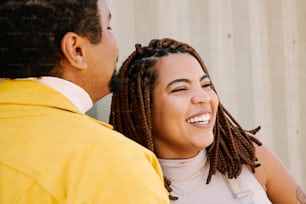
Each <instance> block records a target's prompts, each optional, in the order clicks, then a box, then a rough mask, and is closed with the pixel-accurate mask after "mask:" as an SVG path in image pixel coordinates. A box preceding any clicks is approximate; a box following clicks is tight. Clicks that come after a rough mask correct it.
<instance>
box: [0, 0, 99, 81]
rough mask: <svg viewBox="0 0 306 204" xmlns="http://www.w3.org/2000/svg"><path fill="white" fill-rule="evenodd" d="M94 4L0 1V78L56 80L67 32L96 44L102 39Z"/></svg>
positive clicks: (84, 0) (81, 1)
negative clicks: (62, 44) (50, 78)
mask: <svg viewBox="0 0 306 204" xmlns="http://www.w3.org/2000/svg"><path fill="white" fill-rule="evenodd" d="M97 4H98V2H97V0H62V1H58V0H23V1H20V0H1V1H0V28H1V32H0V39H1V44H0V77H2V78H12V79H14V78H24V77H40V76H59V75H60V71H59V69H57V68H59V61H60V60H61V59H62V57H63V54H62V51H61V47H60V46H61V40H62V38H63V36H64V35H65V34H66V33H67V32H74V33H76V34H78V35H80V36H83V37H87V38H88V39H89V40H90V41H91V43H93V44H97V43H99V42H100V41H101V38H102V28H101V25H100V18H101V17H100V15H99V12H98V5H97Z"/></svg>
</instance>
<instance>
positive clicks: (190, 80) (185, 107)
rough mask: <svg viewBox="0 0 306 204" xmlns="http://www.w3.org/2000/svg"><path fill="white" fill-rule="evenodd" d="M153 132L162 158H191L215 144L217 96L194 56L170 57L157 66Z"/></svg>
mask: <svg viewBox="0 0 306 204" xmlns="http://www.w3.org/2000/svg"><path fill="white" fill-rule="evenodd" d="M154 69H156V70H155V71H157V80H156V82H155V84H154V87H153V104H152V113H151V114H152V128H153V129H152V133H153V138H154V143H155V150H156V153H157V155H158V157H159V158H190V157H193V156H195V155H196V154H197V153H198V152H199V151H200V150H202V149H203V148H206V147H207V146H209V145H210V144H211V143H212V142H213V138H214V136H213V127H214V124H215V119H216V112H217V108H218V103H219V100H218V97H217V95H216V93H215V92H214V91H213V90H212V88H211V82H210V79H209V78H208V76H207V75H206V74H205V73H204V71H203V70H202V68H201V65H200V64H199V62H198V61H197V60H196V58H194V57H193V56H192V55H190V54H187V53H184V54H170V55H167V56H165V57H162V58H161V59H159V60H158V62H157V63H156V64H155V66H154Z"/></svg>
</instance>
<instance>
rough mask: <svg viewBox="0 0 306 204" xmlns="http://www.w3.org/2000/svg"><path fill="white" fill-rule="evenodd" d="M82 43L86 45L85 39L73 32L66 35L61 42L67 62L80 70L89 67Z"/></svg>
mask: <svg viewBox="0 0 306 204" xmlns="http://www.w3.org/2000/svg"><path fill="white" fill-rule="evenodd" d="M82 43H84V39H83V38H82V37H81V36H79V35H77V34H76V33H73V32H68V33H66V34H65V35H64V37H63V39H62V42H61V48H62V52H63V53H64V55H65V57H66V59H67V61H68V62H69V63H70V64H71V65H72V66H74V67H76V68H78V69H86V68H87V67H88V65H87V62H86V58H85V52H84V48H83V44H82Z"/></svg>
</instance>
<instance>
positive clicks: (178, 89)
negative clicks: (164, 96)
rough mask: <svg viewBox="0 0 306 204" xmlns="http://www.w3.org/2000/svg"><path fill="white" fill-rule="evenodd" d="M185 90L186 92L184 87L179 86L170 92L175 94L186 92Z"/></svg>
mask: <svg viewBox="0 0 306 204" xmlns="http://www.w3.org/2000/svg"><path fill="white" fill-rule="evenodd" d="M186 90H187V87H185V86H180V87H177V88H174V89H173V90H172V91H171V92H172V93H175V92H179V91H186Z"/></svg>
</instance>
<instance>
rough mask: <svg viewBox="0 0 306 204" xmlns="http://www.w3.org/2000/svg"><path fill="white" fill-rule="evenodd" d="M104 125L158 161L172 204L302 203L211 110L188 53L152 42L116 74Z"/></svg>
mask: <svg viewBox="0 0 306 204" xmlns="http://www.w3.org/2000/svg"><path fill="white" fill-rule="evenodd" d="M120 78H121V79H122V80H123V90H122V91H121V92H120V93H116V94H114V95H113V98H112V110H111V115H110V123H111V124H112V125H113V126H114V128H115V129H116V130H118V131H120V132H122V133H123V134H124V135H126V136H128V137H129V138H131V139H133V140H135V141H136V142H138V143H139V144H141V145H143V146H144V147H146V148H149V149H150V150H152V151H153V152H155V154H156V155H157V156H158V158H159V161H160V164H161V167H162V169H163V172H164V176H165V183H166V187H167V189H168V191H169V192H170V199H171V200H172V202H173V203H174V204H181V203H184V204H185V203H186V204H187V203H188V204H191V203H192V204H197V203H209V204H211V203H216V204H220V203H226V204H234V203H259V204H266V203H271V202H272V203H283V204H289V203H290V204H293V203H305V202H306V199H305V194H304V193H303V191H302V190H301V188H299V187H298V185H297V183H296V182H295V181H294V179H293V178H292V177H291V176H290V175H289V173H288V171H287V170H286V168H285V167H284V166H283V164H282V163H281V162H280V160H278V159H277V157H276V156H275V155H273V154H272V153H271V152H270V151H269V150H268V149H267V148H266V147H265V146H263V145H261V142H260V141H258V140H257V139H256V138H255V137H254V136H253V135H254V134H255V133H256V132H257V131H258V130H259V128H257V129H255V130H252V131H246V130H244V129H243V128H242V127H241V126H240V125H239V124H238V122H237V121H236V120H235V119H234V118H233V117H232V115H231V114H230V113H229V112H228V111H227V110H226V109H225V108H224V107H223V105H222V104H221V103H220V102H219V98H218V96H217V92H216V90H215V88H214V85H213V83H212V82H211V79H210V77H209V74H208V70H207V68H206V66H205V64H204V62H203V61H202V59H201V57H200V56H199V54H198V53H197V52H196V51H195V50H194V49H193V48H192V47H191V46H189V45H187V44H185V43H181V42H178V41H175V40H173V39H168V38H166V39H161V40H157V39H156V40H152V41H151V42H150V43H149V45H148V46H145V47H142V46H141V45H139V44H137V45H136V50H135V51H134V52H133V53H132V54H131V55H130V56H129V58H128V59H126V60H125V62H124V63H123V65H122V67H121V69H120Z"/></svg>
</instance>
